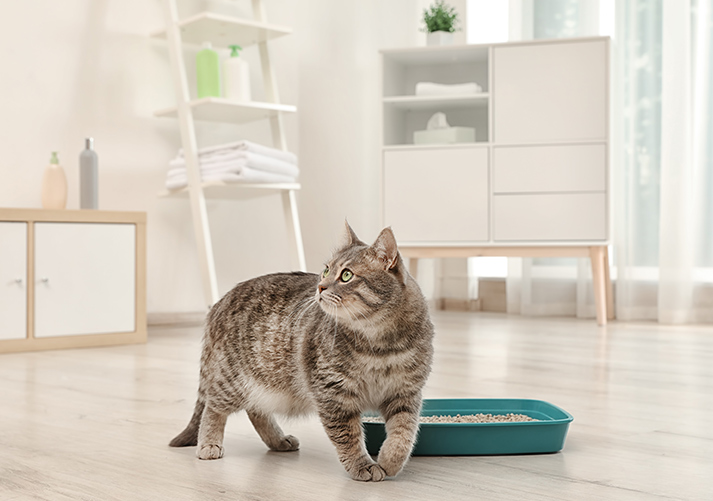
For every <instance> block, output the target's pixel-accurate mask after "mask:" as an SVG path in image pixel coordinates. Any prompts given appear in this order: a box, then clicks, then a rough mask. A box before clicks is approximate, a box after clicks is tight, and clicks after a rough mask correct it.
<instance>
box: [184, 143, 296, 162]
mask: <svg viewBox="0 0 713 501" xmlns="http://www.w3.org/2000/svg"><path fill="white" fill-rule="evenodd" d="M234 151H247V152H252V153H257V154H259V155H264V156H267V157H272V158H276V159H278V160H282V161H283V162H289V163H291V164H295V165H297V155H295V154H294V153H292V152H290V151H283V150H278V149H275V148H270V147H268V146H263V145H261V144H257V143H253V142H250V141H235V142H232V143H225V144H216V145H214V146H207V147H205V148H200V149H199V150H198V157H199V158H201V159H208V158H209V157H212V156H214V155H223V154H225V153H230V152H234ZM178 156H179V157H181V158H182V157H183V150H182V149H181V150H178Z"/></svg>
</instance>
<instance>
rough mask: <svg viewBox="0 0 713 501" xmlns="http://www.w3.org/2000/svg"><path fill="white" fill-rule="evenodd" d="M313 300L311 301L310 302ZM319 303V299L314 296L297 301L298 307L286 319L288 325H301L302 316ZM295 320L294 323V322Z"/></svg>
mask: <svg viewBox="0 0 713 501" xmlns="http://www.w3.org/2000/svg"><path fill="white" fill-rule="evenodd" d="M310 301H311V302H310ZM316 303H317V300H316V299H315V298H313V297H311V296H310V297H307V298H305V299H303V300H302V301H300V302H299V303H297V307H296V308H295V309H294V310H292V312H291V313H290V314H289V315H288V316H287V318H286V319H285V322H286V323H287V325H288V326H290V327H295V326H297V325H299V323H300V321H301V320H302V317H304V315H305V313H306V312H307V310H309V309H310V308H311V307H312V306H313V305H314V304H316ZM293 320H294V323H293Z"/></svg>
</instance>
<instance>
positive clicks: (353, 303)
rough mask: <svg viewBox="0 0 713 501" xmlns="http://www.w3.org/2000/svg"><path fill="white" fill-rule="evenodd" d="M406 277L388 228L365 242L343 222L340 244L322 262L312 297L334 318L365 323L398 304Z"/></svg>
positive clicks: (392, 236)
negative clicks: (372, 240) (370, 243)
mask: <svg viewBox="0 0 713 501" xmlns="http://www.w3.org/2000/svg"><path fill="white" fill-rule="evenodd" d="M408 278H409V275H408V272H407V271H406V268H405V266H404V262H403V259H401V255H400V254H399V250H398V248H397V245H396V239H395V238H394V234H393V232H392V231H391V228H384V229H383V230H382V231H381V233H380V234H379V236H378V238H377V239H376V241H375V242H374V243H373V244H372V245H367V244H365V243H364V242H362V241H361V240H359V238H358V237H357V236H356V234H355V233H354V230H352V228H351V227H350V226H349V224H348V223H346V222H345V236H344V244H343V245H342V247H341V248H340V249H339V250H337V251H336V252H335V253H334V254H333V255H332V257H331V259H330V260H329V261H328V262H327V263H326V264H325V268H324V271H322V276H321V277H320V281H319V284H318V285H317V291H316V299H317V302H318V303H319V305H320V307H321V308H322V309H323V310H324V311H325V312H326V313H327V314H329V315H331V316H333V317H335V318H337V319H340V320H345V321H348V322H353V323H357V324H362V323H367V324H368V323H370V322H373V321H376V320H377V319H378V318H379V317H380V316H382V315H383V314H384V313H385V312H388V310H389V309H391V308H393V307H395V306H397V305H398V303H399V300H400V299H401V297H402V296H403V294H404V290H405V287H406V285H407V282H408Z"/></svg>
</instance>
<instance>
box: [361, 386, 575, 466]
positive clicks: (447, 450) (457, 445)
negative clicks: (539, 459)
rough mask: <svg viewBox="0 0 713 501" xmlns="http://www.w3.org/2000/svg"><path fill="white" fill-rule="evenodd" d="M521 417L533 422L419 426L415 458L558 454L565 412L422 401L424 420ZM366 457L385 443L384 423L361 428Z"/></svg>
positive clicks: (480, 401) (538, 405) (532, 405)
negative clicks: (470, 415)
mask: <svg viewBox="0 0 713 501" xmlns="http://www.w3.org/2000/svg"><path fill="white" fill-rule="evenodd" d="M481 413H482V414H493V415H495V414H510V413H513V414H525V415H526V416H529V417H531V418H533V419H537V420H538V421H522V422H497V423H421V427H420V429H419V433H418V438H417V440H416V446H415V447H414V450H413V455H414V456H481V455H496V454H497V455H499V454H543V453H551V452H557V451H560V450H562V447H564V441H565V438H566V436H567V429H568V428H569V423H571V422H572V420H573V419H574V418H573V417H572V415H571V414H570V413H568V412H567V411H565V410H563V409H560V408H559V407H557V406H555V405H552V404H550V403H548V402H544V401H542V400H528V399H507V398H502V399H501V398H468V399H435V400H424V401H423V410H422V411H421V415H423V416H455V415H458V414H460V415H465V414H481ZM364 434H365V438H366V448H367V450H368V451H369V454H371V455H376V454H378V453H379V449H380V448H381V444H382V443H383V442H384V439H385V438H386V430H385V429H384V424H383V423H364Z"/></svg>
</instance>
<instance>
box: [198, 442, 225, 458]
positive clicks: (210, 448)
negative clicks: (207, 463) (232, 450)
mask: <svg viewBox="0 0 713 501" xmlns="http://www.w3.org/2000/svg"><path fill="white" fill-rule="evenodd" d="M222 457H223V447H221V446H220V445H216V444H206V445H202V446H200V447H199V448H198V459H220V458H222Z"/></svg>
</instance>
